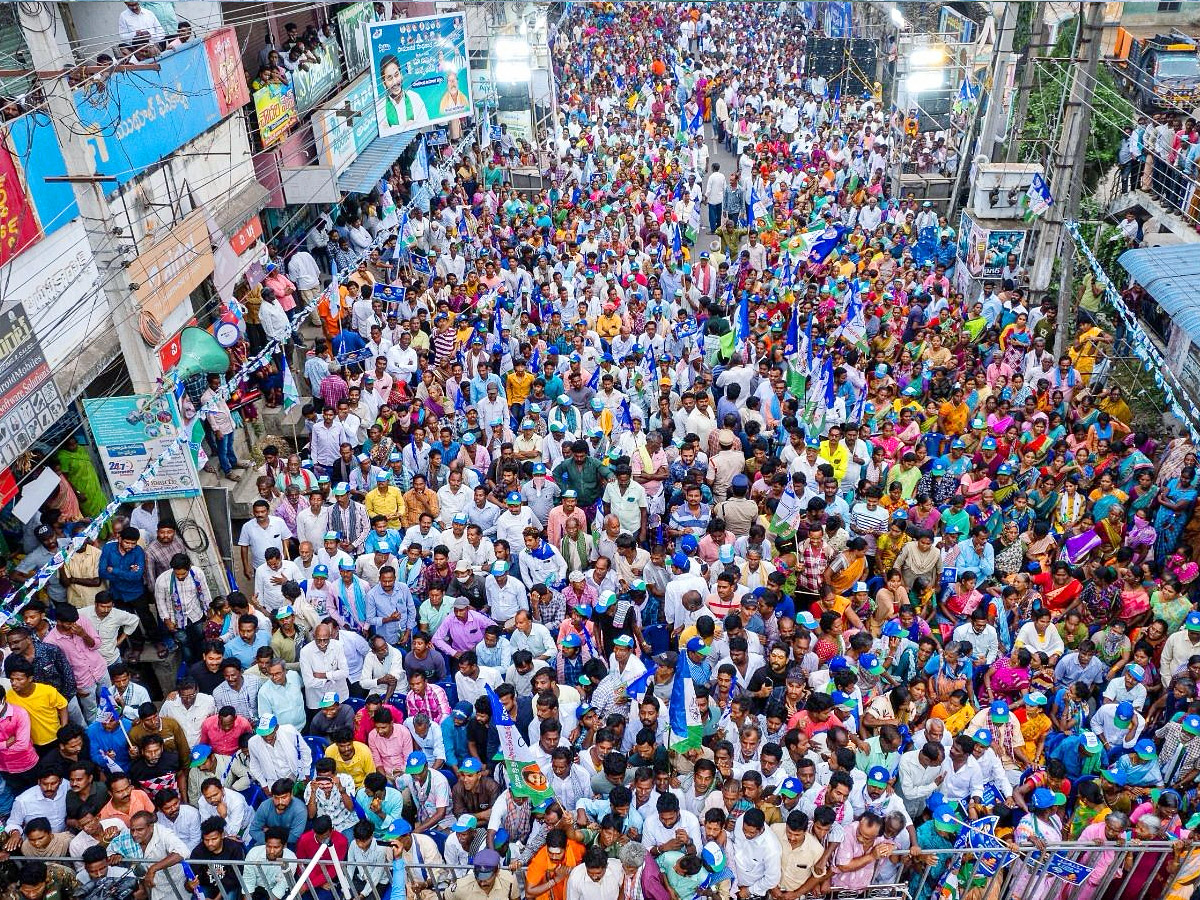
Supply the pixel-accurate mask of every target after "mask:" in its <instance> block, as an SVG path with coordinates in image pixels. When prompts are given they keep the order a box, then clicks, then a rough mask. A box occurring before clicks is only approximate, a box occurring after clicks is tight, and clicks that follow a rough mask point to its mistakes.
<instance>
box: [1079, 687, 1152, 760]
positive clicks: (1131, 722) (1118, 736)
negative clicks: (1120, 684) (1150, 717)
mask: <svg viewBox="0 0 1200 900" xmlns="http://www.w3.org/2000/svg"><path fill="white" fill-rule="evenodd" d="M1145 727H1146V720H1145V718H1144V717H1143V716H1142V714H1141V713H1139V712H1138V711H1137V710H1136V709H1134V707H1133V704H1132V703H1130V702H1129V701H1128V700H1126V701H1124V702H1121V703H1104V704H1102V705H1101V706H1100V708H1099V709H1097V710H1096V712H1095V713H1094V714H1093V715H1092V719H1091V729H1092V733H1093V734H1095V735H1096V737H1098V738H1100V743H1102V744H1103V745H1104V750H1105V754H1106V756H1105V759H1106V760H1107V761H1108V762H1115V761H1116V759H1117V758H1118V757H1120V756H1123V755H1124V754H1126V753H1128V752H1130V751H1131V750H1133V745H1134V741H1135V740H1136V738H1137V736H1138V735H1139V734H1141V733H1142V731H1143V730H1144V729H1145Z"/></svg>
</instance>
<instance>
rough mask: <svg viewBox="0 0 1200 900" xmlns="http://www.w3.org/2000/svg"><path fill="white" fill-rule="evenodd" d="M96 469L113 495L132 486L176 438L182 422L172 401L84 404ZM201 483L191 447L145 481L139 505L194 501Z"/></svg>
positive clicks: (137, 398)
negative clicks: (97, 460) (179, 499)
mask: <svg viewBox="0 0 1200 900" xmlns="http://www.w3.org/2000/svg"><path fill="white" fill-rule="evenodd" d="M83 407H84V410H85V411H86V412H87V417H88V422H90V423H91V426H92V436H93V437H94V438H95V440H96V450H97V452H98V453H99V455H100V464H101V466H103V467H104V473H105V475H106V476H107V477H108V486H109V487H110V488H112V492H113V494H114V496H115V495H117V494H120V493H122V492H123V491H124V490H125V489H126V488H127V487H129V485H131V484H132V483H133V482H134V481H136V480H137V477H138V476H139V475H141V474H142V472H143V471H144V470H145V468H146V466H148V465H149V464H150V463H151V462H153V461H154V460H155V459H157V458H158V456H159V454H160V453H162V452H163V450H164V449H165V448H166V447H167V446H168V445H170V444H173V443H174V442H175V440H176V438H178V436H179V430H180V428H181V427H182V420H181V418H180V416H179V408H178V407H177V406H176V404H175V398H174V396H172V395H170V394H168V395H166V396H165V397H159V398H157V399H153V400H152V399H151V397H150V395H148V394H132V395H130V396H127V397H104V398H100V399H95V400H87V399H85V400H84V401H83ZM199 495H200V478H199V476H198V475H197V473H196V465H195V461H194V457H193V455H192V452H191V449H190V447H187V446H185V447H184V448H183V449H182V451H181V452H180V451H177V452H176V453H175V455H174V456H172V457H171V458H170V459H169V460H167V462H166V463H164V464H163V465H162V466H161V467H160V468H159V470H158V474H157V475H155V476H154V477H152V478H151V479H150V482H149V484H148V485H147V486H146V488H145V489H144V490H141V491H137V492H136V493H135V494H134V495H133V496H134V497H136V498H137V499H138V500H166V499H170V498H173V497H198V496H199Z"/></svg>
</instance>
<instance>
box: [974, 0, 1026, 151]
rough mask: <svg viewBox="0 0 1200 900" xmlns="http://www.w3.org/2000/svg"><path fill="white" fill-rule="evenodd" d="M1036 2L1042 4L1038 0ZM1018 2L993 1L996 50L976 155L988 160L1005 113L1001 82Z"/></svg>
mask: <svg viewBox="0 0 1200 900" xmlns="http://www.w3.org/2000/svg"><path fill="white" fill-rule="evenodd" d="M1038 5H1039V6H1041V4H1040V3H1039V4H1038ZM1019 6H1020V4H1018V3H1016V2H1014V0H1004V2H1001V3H998V4H996V9H995V11H994V12H993V16H994V18H995V19H996V23H997V24H996V50H995V53H993V55H992V86H991V88H990V89H989V90H988V101H987V104H988V105H987V113H986V115H985V116H984V120H983V128H982V130H981V131H980V132H979V149H978V150H977V151H976V156H986V157H987V158H988V160H989V161H993V154H994V153H995V152H996V144H997V143H998V142H999V140H1000V137H1001V134H1002V132H1003V131H1004V124H1005V122H1006V120H1007V116H1008V110H1007V108H1006V107H1005V105H1004V86H1005V85H1006V84H1008V74H1009V71H1010V70H1011V69H1012V65H1013V61H1012V46H1013V36H1014V35H1015V34H1016V31H1017V13H1018V8H1019ZM1017 121H1020V120H1017ZM1014 127H1015V126H1014Z"/></svg>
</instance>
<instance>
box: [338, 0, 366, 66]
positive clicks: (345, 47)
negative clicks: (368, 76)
mask: <svg viewBox="0 0 1200 900" xmlns="http://www.w3.org/2000/svg"><path fill="white" fill-rule="evenodd" d="M336 18H337V27H338V34H339V35H340V36H341V38H342V54H343V56H344V57H345V60H346V74H347V75H349V76H350V77H351V78H353V77H354V76H355V75H357V74H358V73H360V72H364V71H366V69H367V67H368V66H369V65H371V54H370V52H369V51H368V50H367V30H366V28H365V27H364V26H365V24H366V23H368V22H374V21H375V4H374V3H366V2H363V3H351V4H350V5H349V6H347V7H346V8H345V9H343V10H341V11H340V12H339V13H338V14H337V16H336Z"/></svg>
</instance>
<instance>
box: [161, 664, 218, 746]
mask: <svg viewBox="0 0 1200 900" xmlns="http://www.w3.org/2000/svg"><path fill="white" fill-rule="evenodd" d="M158 712H159V715H161V716H164V717H166V718H169V719H174V720H175V721H176V722H178V723H179V725H180V727H181V728H182V729H183V733H184V735H185V736H186V737H187V740H188V746H189V747H194V746H196V744H198V743H200V726H201V725H203V724H204V720H205V719H207V718H208V717H209V716H212V715H216V712H217V707H216V704H215V703H213V698H212V697H211V696H209V695H208V694H202V693H200V689H199V686H198V685H197V684H196V679H194V678H191V677H186V678H183V679H182V680H181V681H180V682H179V689H178V690H177V691H176V692H175V693H174V694H172V695H171V696H168V697H167V699H166V700H164V701H163V704H162V708H161V709H160V710H159V711H158Z"/></svg>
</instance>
